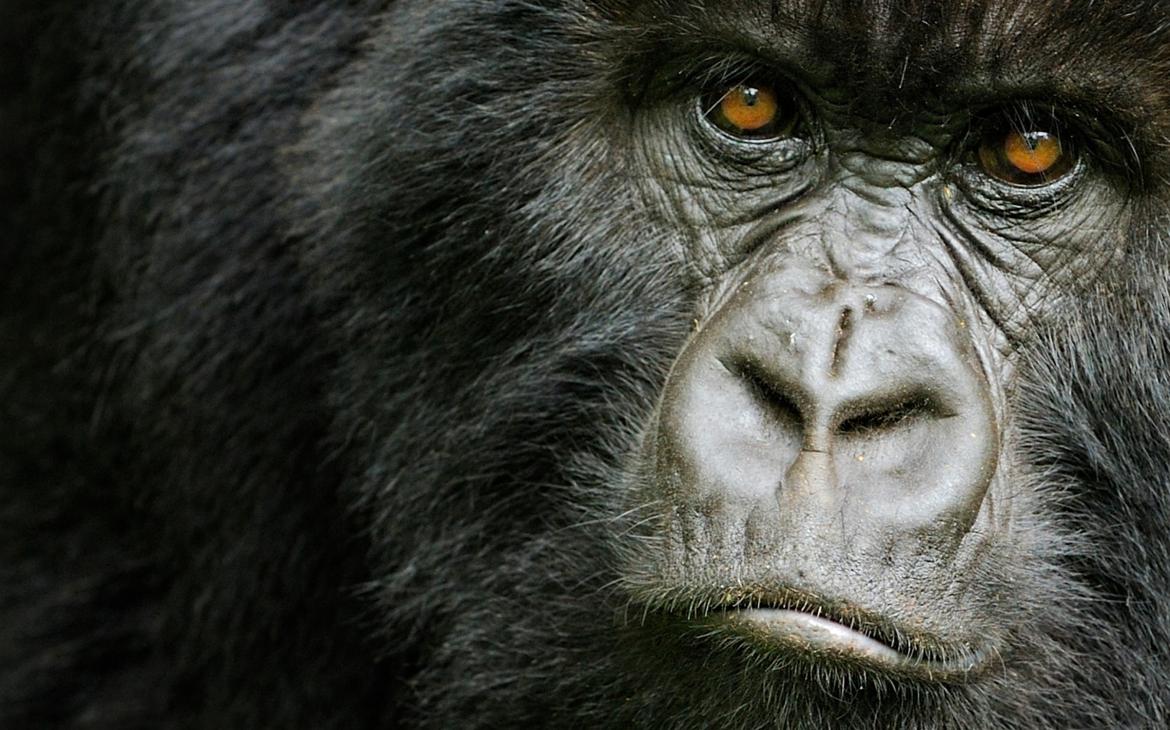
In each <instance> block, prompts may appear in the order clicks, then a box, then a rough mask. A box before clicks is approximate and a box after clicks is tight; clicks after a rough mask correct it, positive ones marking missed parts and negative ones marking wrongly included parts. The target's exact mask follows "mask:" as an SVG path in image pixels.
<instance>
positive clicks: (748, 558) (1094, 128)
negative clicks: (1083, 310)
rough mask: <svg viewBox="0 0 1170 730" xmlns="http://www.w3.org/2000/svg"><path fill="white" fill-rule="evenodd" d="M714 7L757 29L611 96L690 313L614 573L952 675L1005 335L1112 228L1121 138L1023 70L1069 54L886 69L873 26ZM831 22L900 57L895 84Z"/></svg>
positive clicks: (642, 590) (985, 628)
mask: <svg viewBox="0 0 1170 730" xmlns="http://www.w3.org/2000/svg"><path fill="white" fill-rule="evenodd" d="M680 12H682V11H680ZM741 12H744V13H745V14H744V15H743V16H739V15H737V14H736V11H735V10H732V11H730V12H728V13H727V14H725V15H722V16H721V18H722V21H723V22H724V23H734V22H735V19H736V18H738V19H739V20H740V21H741V24H742V26H743V27H746V28H748V29H749V30H747V31H744V32H745V33H749V34H751V35H750V36H749V37H750V38H751V40H750V41H748V42H747V43H748V44H750V45H751V46H753V47H754V48H755V49H756V51H755V54H748V53H745V52H742V51H740V50H739V49H738V48H735V49H731V50H726V49H719V50H713V49H710V48H703V49H702V50H701V51H695V52H693V53H688V52H686V51H681V52H677V51H676V52H675V53H672V54H670V55H668V56H667V57H666V59H665V60H662V61H660V62H659V64H660V65H661V67H659V68H656V69H655V71H653V72H652V73H651V75H650V78H649V79H648V81H647V84H646V87H645V91H644V93H641V94H640V95H639V96H638V97H637V98H636V100H635V101H634V105H635V106H634V110H633V115H634V117H633V122H632V126H633V130H632V133H631V134H632V144H633V145H634V147H635V150H636V156H635V158H634V160H635V162H633V163H632V164H633V165H636V167H635V169H636V174H635V175H634V176H633V177H634V178H635V179H636V180H637V181H638V182H639V186H640V190H641V192H642V194H643V196H644V199H645V200H647V201H648V205H649V206H650V208H651V210H652V211H653V212H652V215H653V217H654V219H655V220H658V221H661V225H663V226H665V227H667V229H668V230H669V231H671V232H672V235H671V237H672V239H673V240H675V241H677V245H678V247H679V250H680V252H681V254H682V256H681V261H680V266H679V267H680V270H682V271H686V272H687V275H688V276H689V277H690V280H689V281H688V285H689V291H690V293H691V294H692V296H693V300H692V301H693V307H694V313H693V315H692V319H693V324H692V332H691V333H690V334H689V336H688V337H687V338H686V340H685V341H684V342H683V343H682V344H681V345H680V349H679V353H678V355H677V357H676V358H675V360H674V362H673V364H672V366H671V369H670V372H669V374H668V376H667V377H666V380H665V383H664V385H663V389H662V394H661V397H660V399H659V401H658V403H657V405H656V407H655V409H654V413H653V415H652V416H651V417H650V419H649V422H648V424H647V427H646V430H645V433H644V440H643V447H642V451H641V452H640V454H639V456H638V457H637V458H636V468H637V469H638V479H637V482H636V487H635V488H634V489H633V490H632V491H631V495H630V500H631V501H630V504H629V508H631V509H634V510H637V511H638V512H639V513H640V516H641V517H642V518H643V520H644V521H643V522H642V523H641V524H640V526H639V528H638V529H637V530H636V532H635V534H636V535H637V536H638V538H641V540H640V542H639V545H640V546H641V547H640V549H638V550H636V551H635V557H634V559H633V563H632V566H631V567H629V568H627V582H628V584H629V588H630V590H631V591H632V593H633V595H634V596H635V598H636V599H637V600H642V601H645V602H646V603H647V604H648V605H650V606H653V607H655V608H660V609H663V610H665V611H667V612H668V613H676V614H681V618H682V621H683V623H686V622H688V621H689V622H690V623H697V624H700V625H703V626H706V627H708V629H709V630H710V632H711V634H712V635H713V636H721V637H725V638H726V637H730V638H731V639H732V640H742V641H744V642H747V643H748V644H750V645H753V646H756V647H758V648H760V650H762V651H775V652H777V653H779V654H791V655H794V656H800V657H804V658H806V659H807V660H808V661H809V662H810V663H811V664H813V665H814V666H824V665H833V666H841V667H844V668H845V669H844V670H843V671H846V672H847V673H853V672H862V673H864V672H880V673H883V674H884V673H891V674H893V675H896V676H909V677H914V678H917V679H920V680H926V681H929V682H947V681H962V680H967V679H970V678H971V677H970V675H971V674H973V673H978V672H981V671H984V670H988V669H990V668H992V667H994V666H997V665H998V664H999V663H1000V662H1001V661H1002V659H1001V656H1002V654H1003V653H1004V652H1008V651H1010V649H1011V647H1010V645H1009V644H1010V641H1011V640H1010V638H1009V637H1008V635H1007V632H1008V631H1009V629H1010V626H1009V625H1008V623H1007V622H1005V621H1004V616H1005V614H1006V613H1010V612H1011V611H1012V610H1013V608H1014V607H1015V606H1017V605H1018V603H1019V601H1020V600H1021V597H1020V595H1019V591H1020V588H1017V587H1013V586H1027V585H1028V584H1029V581H1028V580H1027V578H1026V576H1025V575H1024V574H1023V573H1022V572H1021V571H1026V570H1027V562H1028V558H1027V555H1028V554H1029V547H1028V546H1027V545H1026V542H1027V541H1028V540H1029V539H1032V538H1031V537H1030V536H1029V535H1028V531H1027V530H1021V528H1020V524H1019V521H1020V518H1021V515H1020V513H1021V511H1022V512H1024V514H1025V515H1027V514H1028V512H1029V511H1030V510H1031V509H1033V506H1029V505H1027V504H1026V501H1027V500H1026V499H1024V498H1022V497H1021V496H1020V492H1021V491H1022V490H1021V486H1020V485H1021V481H1022V475H1021V473H1020V465H1019V464H1016V463H1014V461H1013V456H1014V454H1015V448H1016V446H1017V443H1016V442H1017V441H1018V439H1017V436H1016V435H1015V433H1014V428H1013V418H1014V415H1015V413H1014V408H1015V405H1014V396H1015V387H1016V386H1015V384H1014V381H1015V377H1016V376H1015V372H1014V371H1015V368H1014V364H1015V362H1016V360H1017V357H1018V353H1019V351H1020V348H1021V346H1022V343H1025V342H1026V341H1027V339H1028V338H1029V336H1030V335H1031V334H1032V333H1033V332H1034V330H1035V329H1036V328H1037V327H1038V326H1040V325H1041V324H1042V323H1043V322H1045V321H1046V320H1048V319H1050V318H1051V317H1052V316H1053V315H1054V314H1055V313H1058V312H1060V311H1061V310H1062V309H1063V308H1066V307H1067V306H1068V299H1069V297H1073V296H1076V295H1077V293H1078V292H1084V291H1085V285H1086V283H1087V282H1090V281H1092V280H1093V278H1094V277H1095V275H1096V272H1098V271H1100V270H1101V268H1102V267H1104V266H1106V265H1108V264H1109V263H1110V262H1111V261H1113V260H1115V259H1117V258H1118V257H1120V256H1121V255H1122V254H1123V250H1124V245H1125V243H1124V241H1123V239H1122V237H1121V235H1120V231H1124V230H1127V229H1128V228H1129V227H1130V226H1131V225H1132V221H1131V216H1130V213H1129V209H1130V203H1131V197H1130V194H1131V185H1130V183H1129V182H1128V181H1127V180H1126V179H1125V176H1124V172H1125V168H1124V167H1121V168H1119V167H1118V166H1117V164H1116V161H1117V160H1118V159H1124V157H1123V155H1124V154H1125V153H1124V152H1121V151H1119V150H1118V147H1119V145H1124V144H1126V143H1125V139H1126V137H1125V136H1123V135H1122V134H1121V133H1120V132H1118V131H1117V130H1116V129H1112V128H1111V127H1110V125H1112V124H1116V123H1117V121H1116V120H1115V119H1113V118H1111V117H1110V118H1106V117H1102V116H1100V115H1090V114H1089V113H1086V112H1085V111H1082V110H1080V109H1078V107H1077V102H1074V101H1071V100H1064V99H1061V100H1059V101H1058V100H1055V99H1053V98H1050V97H1046V96H1038V95H1039V94H1044V93H1045V92H1044V90H1052V89H1057V88H1060V89H1066V88H1069V87H1070V86H1071V85H1072V84H1074V83H1075V82H1076V78H1075V76H1074V77H1073V78H1062V77H1060V76H1058V75H1055V74H1058V73H1059V72H1056V71H1052V70H1050V69H1047V68H1044V67H1038V68H1035V69H1033V70H1032V73H1031V75H1030V77H1029V78H1028V79H1027V83H1026V84H1022V83H1021V84H1016V83H1015V82H1014V81H1012V80H1011V77H1010V76H1009V75H1007V74H1006V72H1005V71H1004V70H1002V69H1001V70H1000V72H999V73H997V74H995V75H994V76H992V75H990V74H988V77H990V78H993V79H994V82H989V81H988V78H987V77H985V78H980V71H981V70H982V69H981V68H980V67H979V65H978V63H977V62H974V63H973V62H958V61H956V60H955V59H954V58H953V57H952V58H951V59H949V62H943V63H939V64H937V65H939V66H941V67H942V68H945V69H948V71H947V72H946V73H936V74H932V75H931V77H930V78H929V79H916V80H915V81H913V82H911V83H912V84H913V86H908V85H907V83H906V82H907V79H906V76H907V75H909V73H910V69H911V65H912V64H913V63H915V58H914V56H913V54H914V51H913V50H907V49H908V48H909V46H908V45H907V41H905V40H904V38H903V37H901V36H900V35H899V33H898V32H896V31H893V30H892V29H890V28H882V29H881V30H880V32H879V33H878V37H876V38H874V37H869V36H867V37H865V38H863V39H858V40H854V36H855V35H856V33H854V32H851V31H850V29H849V27H848V26H847V25H845V24H844V23H843V21H844V18H843V17H821V18H817V17H816V16H815V15H814V14H813V13H812V12H811V10H810V9H809V8H807V7H801V6H800V5H799V4H798V5H795V6H785V7H782V8H779V9H778V10H777V11H776V12H775V14H774V15H773V16H772V17H771V18H770V20H769V21H767V22H764V23H757V24H756V25H755V26H753V23H752V20H753V19H755V18H756V17H757V16H754V15H751V14H750V12H751V9H750V7H749V8H744V9H742V10H741ZM710 20H711V19H710V18H703V17H700V18H699V19H697V20H696V23H699V24H700V25H701V24H702V23H704V22H710ZM961 20H969V18H961ZM1008 20H1010V18H1009V17H1008V16H1006V15H1005V16H998V17H997V16H996V14H995V13H994V12H993V11H988V13H987V15H986V16H985V17H984V18H983V19H982V21H981V22H982V25H981V27H978V28H977V33H978V36H966V37H964V36H963V35H962V34H963V33H964V32H966V33H971V32H973V29H972V28H971V27H970V26H965V25H964V26H960V27H959V28H955V29H954V30H952V32H951V34H950V35H949V36H948V37H945V38H943V39H940V40H939V41H938V42H939V45H940V46H941V47H943V48H946V49H948V52H949V53H951V54H960V53H964V52H966V53H973V51H971V50H970V46H971V45H973V44H976V43H979V42H983V41H981V40H979V39H981V38H986V37H988V36H991V37H994V36H997V35H999V36H1001V37H1012V36H1011V35H1010V34H1009V33H1008V32H1007V31H1005V30H1004V29H1003V28H1001V27H999V26H1000V24H1001V23H1003V22H1006V21H1008ZM949 22H954V21H953V20H951V21H949ZM753 28H754V33H753V30H751V29H753ZM870 32H871V33H872V32H874V31H873V30H871V31H870ZM834 38H839V39H845V38H848V39H850V43H851V44H854V43H858V44H860V45H861V46H862V47H866V48H868V49H869V51H868V54H867V55H868V57H869V63H871V64H874V65H875V66H877V67H878V68H880V67H881V64H882V63H883V60H881V59H885V60H884V62H885V63H887V64H890V65H891V68H890V69H889V73H890V74H893V73H894V72H895V69H894V68H893V67H896V65H897V64H898V63H901V64H903V65H904V66H906V69H907V70H906V71H905V72H904V73H903V72H902V71H898V72H897V73H898V74H899V76H898V78H899V80H900V81H901V83H902V86H901V88H889V87H888V86H887V84H888V79H889V78H892V76H887V77H885V78H883V77H882V76H881V73H882V71H880V70H875V68H872V67H871V68H869V69H866V68H859V67H857V65H851V64H850V62H849V61H848V60H842V59H840V58H839V57H837V56H835V55H828V56H827V57H826V56H825V53H824V52H825V50H826V49H827V48H830V47H832V43H831V41H832V39H834ZM900 54H905V55H900ZM888 56H892V57H889V58H887V57H888ZM1025 63H1027V61H1025ZM647 66H648V67H651V68H654V65H653V64H652V63H647ZM810 69H814V70H812V71H810ZM1066 73H1068V72H1066ZM1047 74H1054V76H1053V77H1051V78H1048V77H1047V76H1046V75H1047ZM972 76H974V78H972ZM1005 76H1007V78H1004V77H1005ZM1099 92H1100V89H1086V88H1080V89H1078V90H1077V92H1074V93H1080V94H1083V95H1085V97H1086V98H1091V96H1090V95H1092V94H1094V93H1099ZM1086 103H1091V102H1086ZM1135 162H1136V161H1135ZM680 607H681V610H680Z"/></svg>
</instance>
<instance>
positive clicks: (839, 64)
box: [598, 0, 1170, 116]
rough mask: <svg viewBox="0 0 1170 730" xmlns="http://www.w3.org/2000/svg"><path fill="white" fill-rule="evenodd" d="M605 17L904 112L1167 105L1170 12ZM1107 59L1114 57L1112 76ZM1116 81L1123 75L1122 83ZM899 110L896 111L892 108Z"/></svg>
mask: <svg viewBox="0 0 1170 730" xmlns="http://www.w3.org/2000/svg"><path fill="white" fill-rule="evenodd" d="M598 5H599V6H600V7H601V8H602V9H604V10H605V11H607V12H606V14H607V15H610V17H613V18H620V19H625V20H626V21H628V22H632V23H634V24H636V26H637V27H638V28H639V29H640V31H643V32H646V33H648V34H651V35H652V34H654V33H655V32H657V33H660V34H664V35H666V36H667V37H668V39H669V41H670V42H671V43H678V42H680V41H681V42H683V43H688V42H689V43H692V44H695V45H709V44H712V43H718V44H727V45H732V46H736V47H740V48H743V49H744V50H747V51H749V52H752V53H757V54H760V55H761V56H763V57H769V56H772V57H775V58H776V60H778V61H780V62H783V63H788V64H791V65H793V66H798V67H799V69H800V71H801V72H802V73H805V74H809V75H814V76H817V77H819V78H817V79H816V80H817V81H819V82H822V83H828V82H832V83H834V84H835V85H841V86H845V87H849V88H852V89H857V90H861V91H863V92H864V95H863V97H862V98H861V99H860V100H859V101H860V102H861V103H865V102H869V101H871V102H873V104H874V107H875V108H885V109H890V108H899V107H901V106H902V105H901V104H898V103H897V102H898V100H901V99H905V98H907V97H910V96H913V95H925V96H928V97H934V96H941V97H943V98H948V99H950V100H953V101H957V102H961V103H965V102H969V101H971V100H973V99H978V98H980V97H985V96H986V95H988V94H989V93H994V94H998V95H1011V94H1027V93H1032V92H1034V91H1037V90H1044V92H1045V94H1046V95H1048V96H1052V95H1054V94H1055V95H1060V96H1061V97H1063V98H1067V99H1070V100H1082V99H1108V102H1109V104H1110V105H1111V110H1113V111H1115V113H1118V114H1125V113H1127V112H1132V113H1133V114H1134V115H1135V116H1139V115H1141V113H1142V111H1143V110H1146V109H1150V108H1154V107H1155V106H1160V105H1159V104H1157V102H1158V100H1159V99H1160V97H1161V96H1162V94H1163V93H1164V91H1163V90H1164V89H1166V87H1167V83H1166V79H1167V68H1168V67H1170V53H1168V51H1167V49H1168V48H1170V6H1167V5H1166V4H1164V3H1159V2H1156V1H1145V2H1140V1H1139V2H1120V1H1106V2H1094V3H1086V2H1079V1H1077V0H1035V1H1033V2H1023V3H1021V2H1012V1H1010V0H1002V1H995V0H992V1H988V2H984V1H978V2H976V1H974V0H938V1H935V0H860V1H855V0H700V1H698V2H688V1H683V0H601V2H599V3H598ZM1102 58H1108V59H1109V63H1108V69H1105V68H1104V67H1103V64H1102V63H1101V59H1102ZM1119 71H1121V72H1120V73H1119ZM891 101H893V102H894V106H893V107H891V106H890V102H891Z"/></svg>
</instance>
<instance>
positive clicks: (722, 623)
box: [708, 600, 993, 682]
mask: <svg viewBox="0 0 1170 730" xmlns="http://www.w3.org/2000/svg"><path fill="white" fill-rule="evenodd" d="M708 619H709V620H710V622H712V623H713V624H714V625H716V626H718V627H720V628H725V629H728V630H730V631H731V632H733V633H735V634H737V635H739V636H741V637H744V638H747V639H748V640H750V641H751V642H752V643H754V644H757V645H763V646H764V647H766V648H768V649H775V650H779V651H783V652H786V653H790V654H795V655H797V656H802V657H806V658H810V659H815V660H816V661H817V664H819V665H823V663H824V662H825V661H826V660H828V661H831V662H833V663H836V664H840V665H843V666H846V667H854V668H859V669H868V670H876V671H879V672H882V673H887V674H896V675H899V676H908V677H913V678H917V679H923V680H928V681H932V682H955V681H961V680H965V679H968V678H970V677H971V676H972V675H973V674H975V673H976V672H977V671H978V670H979V669H980V668H981V667H983V666H985V665H986V664H987V660H988V659H989V658H990V656H991V655H992V653H993V652H992V651H991V650H990V648H989V647H970V646H961V645H955V644H948V643H944V642H941V641H939V640H938V639H935V638H932V637H923V636H918V635H916V634H913V633H911V632H908V631H905V630H902V629H900V628H898V627H896V626H894V625H892V624H891V623H890V622H889V621H887V620H884V619H882V618H880V617H874V616H870V615H867V614H866V613H865V612H863V611H860V610H857V609H854V608H847V609H834V608H832V607H830V606H827V605H823V604H820V603H810V602H808V601H806V600H800V601H778V602H772V603H764V604H763V605H758V604H757V605H752V606H750V607H749V606H741V605H732V606H727V607H723V608H718V609H716V610H714V611H712V613H710V614H709V615H708Z"/></svg>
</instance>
